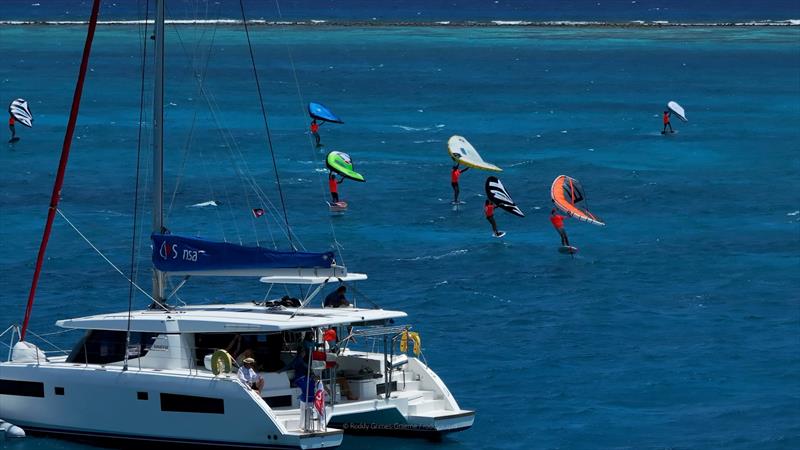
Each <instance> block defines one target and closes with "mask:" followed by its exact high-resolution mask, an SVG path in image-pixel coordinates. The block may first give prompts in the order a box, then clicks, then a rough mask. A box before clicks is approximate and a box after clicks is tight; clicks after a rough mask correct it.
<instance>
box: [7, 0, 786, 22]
mask: <svg viewBox="0 0 800 450" xmlns="http://www.w3.org/2000/svg"><path fill="white" fill-rule="evenodd" d="M153 3H154V0H150V4H151V5H152V4H153ZM242 3H243V4H244V6H245V10H246V12H247V16H248V18H252V19H264V20H278V19H280V20H326V21H337V22H345V23H347V22H353V21H367V22H375V23H381V22H398V21H400V22H435V21H455V22H458V21H477V22H486V21H492V20H501V21H513V20H517V21H519V20H523V21H600V22H625V21H636V20H645V21H668V22H689V23H696V22H706V23H717V22H740V21H750V20H790V19H800V4H798V3H797V1H795V0H765V1H753V0H725V1H722V0H671V1H669V2H664V1H660V0H557V1H553V0H383V1H374V0H283V1H280V0H275V1H263V0H244V1H243V2H242ZM91 4H92V2H91V0H4V1H3V8H2V10H1V11H0V21H3V20H14V21H19V20H21V21H57V20H86V18H87V17H88V16H89V11H90V9H91ZM146 4H147V1H146V0H137V1H133V0H128V1H108V0H106V1H103V2H102V3H101V8H102V9H101V14H100V17H101V20H134V19H138V18H140V15H143V14H144V13H143V11H144V8H145V5H146ZM239 4H240V1H239V0H169V1H168V3H167V11H168V15H169V16H170V17H171V18H173V19H198V20H219V19H231V18H233V19H236V18H240V17H241V12H240V7H239Z"/></svg>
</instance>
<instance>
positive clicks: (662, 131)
mask: <svg viewBox="0 0 800 450" xmlns="http://www.w3.org/2000/svg"><path fill="white" fill-rule="evenodd" d="M669 116H670V113H669V110H667V111H664V119H663V121H664V129H663V130H661V134H667V127H669V132H670V133H674V132H675V131H673V130H672V124H671V123H669Z"/></svg>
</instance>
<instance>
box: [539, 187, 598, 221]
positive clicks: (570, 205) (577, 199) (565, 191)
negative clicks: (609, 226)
mask: <svg viewBox="0 0 800 450" xmlns="http://www.w3.org/2000/svg"><path fill="white" fill-rule="evenodd" d="M550 197H551V198H552V199H553V203H555V205H556V206H557V207H558V209H560V210H561V211H564V212H565V213H567V215H569V216H570V217H574V218H575V219H578V220H581V221H584V222H589V223H591V224H593V225H600V226H604V225H605V222H603V221H602V220H601V219H600V218H599V217H597V216H595V215H594V214H592V213H591V212H590V211H589V205H588V203H587V202H586V193H585V192H584V190H583V187H581V184H580V183H579V182H578V180H576V179H574V178H570V177H568V176H566V175H559V176H557V177H556V179H555V180H553V185H552V186H551V187H550Z"/></svg>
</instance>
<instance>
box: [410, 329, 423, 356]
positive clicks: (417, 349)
mask: <svg viewBox="0 0 800 450" xmlns="http://www.w3.org/2000/svg"><path fill="white" fill-rule="evenodd" d="M408 335H409V337H411V340H412V341H414V356H419V354H420V353H421V352H422V340H421V339H420V338H419V333H417V332H414V331H412V332H410V333H408Z"/></svg>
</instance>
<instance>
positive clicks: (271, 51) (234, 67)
mask: <svg viewBox="0 0 800 450" xmlns="http://www.w3.org/2000/svg"><path fill="white" fill-rule="evenodd" d="M176 30H177V32H179V33H180V41H182V42H183V45H180V44H179V43H178V42H179V40H178V39H177V36H176ZM253 33H254V35H253V39H254V42H255V54H256V58H257V61H258V65H259V70H260V75H261V77H262V82H263V88H264V91H265V96H266V99H267V105H268V108H269V113H270V124H271V131H272V134H273V135H272V137H273V141H274V144H275V151H276V154H277V163H278V166H279V169H280V174H281V177H282V181H283V187H284V188H285V191H286V195H287V203H288V205H289V218H290V220H291V222H292V225H293V228H294V229H295V231H296V232H297V234H298V235H299V236H300V237H301V239H302V242H303V243H304V244H305V246H306V248H308V249H327V248H329V246H330V245H331V243H332V237H331V229H332V228H331V225H332V226H333V230H335V233H336V237H337V239H338V241H339V242H340V243H341V244H342V245H343V247H344V250H343V253H344V258H345V262H346V263H347V265H348V266H349V267H350V269H351V270H356V271H367V272H369V274H370V278H371V281H370V282H367V283H362V285H361V286H360V289H361V290H362V291H364V292H365V293H366V294H367V295H368V296H369V297H370V298H372V299H374V300H375V301H377V302H378V303H380V304H381V305H382V306H383V307H385V308H396V309H403V310H406V311H408V312H409V313H410V321H411V322H413V323H415V324H416V326H417V328H418V329H419V331H420V332H421V334H422V338H423V341H424V350H425V353H426V355H427V358H428V361H429V362H430V363H431V365H432V366H433V368H434V369H435V370H436V371H437V372H438V373H439V374H440V375H441V376H442V378H443V379H444V380H445V381H446V382H447V384H448V386H449V388H450V390H451V391H452V392H453V393H454V395H455V396H456V398H457V399H458V400H459V402H460V404H461V405H462V406H463V407H465V408H474V409H476V410H477V411H478V416H477V420H476V423H475V427H474V428H473V429H472V430H470V431H467V432H464V433H460V434H457V435H454V436H452V437H449V438H447V439H446V440H445V441H444V442H443V443H440V444H431V443H427V442H425V441H402V440H396V439H363V438H350V437H348V438H346V440H345V445H344V448H348V449H360V448H365V449H366V448H376V447H378V446H381V447H384V448H413V449H432V448H448V449H484V448H498V449H527V448H570V449H583V448H637V449H638V448H697V449H707V448H737V449H750V448H798V447H800V378H799V377H798V376H797V374H798V372H800V354H799V351H798V350H799V347H798V344H799V342H798V341H799V339H798V337H799V336H800V335H799V334H798V333H799V332H800V298H799V296H798V292H800V291H799V290H798V288H800V281H799V279H800V276H799V275H800V212H798V211H800V194H798V191H797V186H798V181H800V128H798V127H797V123H798V122H799V121H800V49H799V48H798V38H799V37H800V32H798V29H797V28H794V27H791V28H788V27H787V28H780V29H774V28H770V29H767V28H746V29H745V28H735V29H718V28H697V29H639V30H622V29H601V28H588V29H578V30H576V29H564V28H541V29H539V28H537V29H531V28H503V29H499V28H494V29H486V28H454V29H449V28H448V29H445V28H424V27H420V28H414V27H392V28H367V29H363V28H344V27H342V28H339V27H332V28H319V29H313V30H310V29H303V28H279V27H277V28H258V29H255V30H254V31H253ZM83 34H84V29H83V28H82V27H53V26H24V27H0V51H1V52H2V54H3V55H4V56H5V58H4V60H5V64H3V65H2V66H0V93H2V96H0V97H2V101H9V100H10V99H12V98H14V97H19V96H21V97H25V98H27V99H28V100H29V101H30V102H31V108H32V110H33V112H34V114H35V116H36V119H35V120H36V122H35V128H33V129H20V130H19V134H20V135H21V137H22V141H21V142H20V143H19V144H17V145H16V146H13V147H11V146H5V145H3V146H2V148H0V167H2V178H0V221H1V222H0V243H1V244H2V253H3V258H2V267H1V269H0V273H2V274H3V275H2V276H0V292H2V294H1V295H2V302H3V303H2V304H3V308H2V309H0V324H10V323H18V322H20V321H21V318H22V315H23V310H24V302H25V299H26V295H27V289H28V287H29V283H30V277H31V273H32V266H33V261H34V258H35V254H36V250H37V248H38V242H39V239H40V235H41V229H42V226H43V222H44V218H45V214H46V209H47V202H48V200H49V195H50V191H51V189H52V181H53V175H54V172H55V168H56V166H57V162H58V154H59V151H60V144H61V141H62V139H63V131H64V126H65V124H66V114H67V111H68V109H69V104H70V100H71V94H72V89H73V84H74V79H75V75H76V73H77V64H78V61H79V57H80V51H81V47H82V40H83ZM138 36H139V29H138V28H137V27H132V26H117V27H100V29H99V30H98V34H97V38H96V42H95V51H94V54H93V57H92V58H93V59H92V64H91V69H92V72H90V75H89V78H88V81H87V85H86V90H85V93H84V101H83V106H82V109H81V118H80V120H79V123H78V130H77V133H76V140H75V143H74V145H73V154H72V159H71V161H70V166H69V170H68V173H67V179H66V185H65V188H64V190H63V200H62V203H61V209H62V210H63V211H64V213H65V214H66V215H67V216H68V217H69V218H70V219H71V220H72V221H73V222H74V223H75V224H76V225H77V226H78V227H79V228H80V229H81V231H82V232H83V233H85V234H86V235H87V236H89V237H90V238H91V239H92V241H93V242H94V244H95V245H96V246H97V247H98V248H100V249H102V250H103V251H104V252H105V253H106V254H107V256H108V257H109V258H110V259H111V260H112V261H114V262H115V263H117V264H119V265H121V266H122V267H123V268H125V269H126V270H127V265H128V260H129V246H130V233H131V223H132V195H133V167H134V164H135V151H136V136H137V134H136V133H137V127H136V124H137V121H138V105H139V86H138V73H139V56H138V55H139V44H138V42H139V41H138V40H137V37H138ZM212 36H213V39H214V42H215V43H216V44H217V45H216V46H215V48H214V49H213V50H212V51H211V52H209V50H208V45H209V43H210V41H211V39H212ZM169 39H170V45H169V46H168V59H169V70H168V78H169V81H168V86H167V101H168V102H171V105H170V106H169V107H168V111H167V122H168V127H167V134H166V139H167V147H168V149H169V151H168V155H167V157H166V164H167V166H168V172H167V185H168V187H167V194H166V198H167V203H170V201H171V195H172V192H173V190H174V187H175V184H176V182H178V181H180V188H179V189H178V192H177V194H176V196H175V201H174V205H173V207H172V209H171V211H170V213H169V214H168V216H167V223H168V225H169V227H170V228H171V229H172V230H173V231H174V232H186V233H201V234H202V235H203V236H206V237H210V238H226V239H228V240H230V241H234V242H238V241H239V240H240V239H241V240H242V241H244V242H247V243H253V242H254V241H255V240H256V238H257V237H258V238H259V239H260V240H261V242H262V244H264V245H271V243H272V241H271V239H270V237H269V236H270V231H271V232H272V233H276V235H277V232H278V231H277V227H276V226H275V225H274V223H273V222H274V220H275V219H273V218H272V217H270V218H269V219H268V222H269V223H270V226H266V225H265V224H264V223H257V224H254V223H253V222H252V220H251V215H250V212H249V211H250V208H251V207H255V206H264V205H263V202H259V201H258V200H257V199H256V198H255V197H254V196H253V195H252V193H251V191H250V190H248V189H247V188H245V187H244V186H243V183H242V181H241V180H240V177H239V176H238V175H237V171H236V169H235V167H234V164H233V162H232V160H231V158H230V156H229V151H228V149H227V147H226V146H225V141H224V140H223V138H222V136H221V133H220V131H219V129H220V128H222V129H224V130H226V132H229V133H230V135H231V136H233V140H234V141H235V148H237V149H239V150H240V151H241V152H242V154H243V158H242V159H236V161H239V162H240V163H241V162H242V161H246V162H247V164H248V166H249V168H248V170H249V171H250V173H252V174H253V175H254V176H255V177H256V178H257V180H258V182H259V183H260V185H261V187H262V188H263V189H264V190H265V192H266V193H267V194H268V195H269V196H270V199H271V200H272V201H274V202H277V191H276V189H275V185H274V183H273V181H274V177H273V173H272V170H271V162H270V158H269V153H268V151H267V146H266V144H265V139H264V131H263V125H262V123H261V117H260V110H259V107H258V103H257V100H256V97H255V90H254V84H253V79H252V73H251V72H250V71H249V66H248V64H249V62H248V59H247V49H246V46H245V43H244V38H243V36H242V34H241V32H240V31H239V30H238V29H233V28H226V27H217V28H214V27H211V26H208V27H199V28H190V27H179V28H174V27H171V28H170V36H169ZM19 42H25V43H26V45H25V46H24V47H21V46H19V45H17V43H19ZM198 43H199V44H198ZM289 51H290V52H291V58H290V57H289ZM207 60H208V61H209V62H208V65H207V67H208V69H207V71H205V78H204V86H205V89H206V91H207V96H208V97H209V98H211V100H212V101H213V104H214V105H215V108H218V111H217V112H216V115H215V116H214V115H212V114H210V113H209V108H208V107H207V103H206V101H205V100H203V99H202V96H201V95H200V94H199V93H198V90H197V86H196V84H195V83H194V82H193V81H192V76H191V73H192V70H191V69H190V66H191V61H194V63H195V65H196V66H198V67H201V68H202V67H205V62H206V61H207ZM291 62H293V63H294V68H295V69H296V74H297V83H295V78H294V72H293V70H292V64H291ZM201 71H202V70H201ZM148 88H149V87H148ZM298 91H299V93H300V94H298ZM301 97H302V98H301ZM309 100H316V101H320V102H322V103H325V104H326V105H328V106H330V107H331V108H332V109H334V110H335V111H336V112H337V114H339V115H340V116H341V117H342V118H343V119H344V121H345V122H346V123H345V125H341V126H330V125H325V126H324V127H323V128H322V136H323V142H324V143H326V144H327V148H328V149H341V150H345V151H348V152H350V154H351V155H352V156H353V158H354V162H355V164H356V168H357V169H358V170H359V171H360V172H362V173H363V174H364V175H365V176H366V177H367V182H366V183H365V184H356V183H352V182H345V183H344V184H343V185H342V187H341V193H342V197H343V198H344V199H345V200H347V201H348V202H350V205H351V209H350V211H348V212H347V214H346V215H344V216H341V217H333V218H331V217H330V216H329V214H328V212H327V210H326V209H325V206H324V203H323V201H324V198H325V195H324V186H323V180H324V173H323V172H322V162H321V157H320V155H318V154H315V151H314V150H313V149H312V148H311V144H310V142H309V140H308V136H307V135H305V134H304V132H305V129H306V127H307V123H308V122H307V118H306V116H305V113H304V102H307V101H309ZM668 100H677V101H679V102H680V103H681V104H682V105H683V106H684V107H685V108H686V111H687V116H688V118H689V120H690V122H689V123H686V124H683V123H679V122H676V123H675V126H676V128H677V129H678V130H679V133H678V134H676V135H674V136H670V137H664V136H662V135H661V134H660V133H659V131H660V129H661V119H660V112H661V110H662V108H663V105H664V103H665V102H666V101H668ZM148 116H149V112H148ZM193 123H194V127H193V126H192V124H193ZM19 128H21V127H19ZM452 134H462V135H464V136H466V137H467V138H468V139H469V140H470V141H471V142H472V143H473V144H474V145H475V146H476V147H477V148H478V149H479V150H480V151H481V153H482V154H483V156H484V157H485V158H486V159H487V160H489V161H491V162H494V163H496V164H498V165H500V166H501V167H503V168H504V169H505V171H504V172H503V173H502V174H501V176H500V178H501V179H502V180H503V182H504V183H505V185H506V187H507V188H508V190H509V192H510V193H511V195H512V196H513V197H514V198H515V199H516V200H517V202H518V203H519V205H520V207H521V208H522V209H523V210H524V211H525V212H526V213H527V216H526V217H525V218H523V219H520V218H517V217H514V216H511V215H509V214H505V213H499V214H498V222H499V224H500V227H501V229H504V230H506V231H507V232H508V235H507V236H506V238H505V239H503V240H497V239H494V238H492V237H491V236H490V232H489V227H488V224H487V223H486V221H485V220H484V219H483V217H482V209H481V205H482V203H483V197H482V196H481V194H482V190H483V181H484V179H485V175H486V174H485V173H481V172H478V171H474V170H473V171H469V172H467V173H465V174H464V176H463V177H462V195H463V198H464V200H466V202H467V203H466V205H464V208H463V210H462V211H460V212H453V211H452V210H451V209H450V205H449V204H448V201H449V199H450V196H451V191H450V186H449V166H450V164H449V159H448V157H447V154H446V153H445V143H446V140H447V138H448V137H449V136H450V135H452ZM190 135H191V138H190ZM187 142H188V145H187ZM186 148H189V149H190V151H189V152H188V153H186V152H185V149H186ZM184 159H185V164H184V163H183V161H184ZM145 161H148V160H147V158H145ZM146 165H147V164H146ZM182 165H183V170H181V169H180V167H181V166H182ZM562 173H564V174H568V175H571V176H573V177H575V178H577V179H579V180H581V181H582V182H583V184H584V187H585V188H586V190H587V195H588V197H589V199H590V202H591V205H592V208H593V210H594V212H595V213H597V214H598V215H599V216H601V217H603V218H604V219H605V220H606V222H607V224H608V226H607V227H605V228H599V227H593V226H591V225H587V224H583V223H578V222H576V221H573V220H568V221H567V224H566V225H567V231H568V232H569V234H570V238H571V240H572V241H573V243H574V244H575V245H576V246H578V247H579V248H580V249H581V253H580V254H579V255H578V256H577V257H576V258H570V257H567V256H565V255H561V254H559V253H557V251H556V248H557V245H558V236H557V234H556V233H555V232H554V231H553V229H552V228H551V227H550V224H549V221H548V218H547V212H548V211H549V205H550V201H549V191H548V189H549V186H550V182H551V181H552V180H553V178H555V176H557V175H559V174H562ZM145 178H146V177H145ZM210 199H216V200H218V201H220V202H222V206H221V207H219V208H217V209H216V210H208V209H194V208H188V207H187V206H188V205H191V204H194V203H198V202H202V201H207V200H210ZM143 223H144V224H145V226H147V225H148V224H149V217H145V218H144V219H143ZM254 228H255V230H256V231H255V232H254ZM256 233H257V234H256ZM278 242H279V245H280V246H281V248H285V245H286V244H285V240H284V241H278ZM140 248H141V251H142V252H144V253H145V254H146V253H147V251H148V250H147V247H146V242H144V243H142V245H141V246H140ZM142 260H143V261H145V260H146V256H143V258H142ZM139 280H140V282H141V283H142V284H143V285H145V286H146V285H147V276H146V274H145V273H142V274H140V276H139ZM127 295H128V289H127V287H126V285H125V283H124V280H123V279H122V278H121V277H120V276H119V275H118V274H116V273H114V272H113V271H112V270H111V269H110V267H108V265H106V264H105V263H104V262H103V261H102V260H101V259H100V258H99V257H98V256H97V255H96V254H95V253H93V252H92V251H91V249H89V248H88V246H87V245H86V244H85V243H84V242H83V241H82V240H81V239H80V238H79V237H78V236H77V235H76V234H75V233H74V231H72V230H71V229H70V228H69V227H68V226H67V225H66V224H65V223H64V221H63V220H61V219H58V220H57V221H56V226H55V229H54V233H53V238H52V240H51V245H50V247H49V251H48V259H47V262H46V265H45V272H44V275H43V277H42V282H41V285H40V288H39V294H38V300H37V305H36V308H35V309H34V316H33V320H32V330H34V331H36V332H37V333H47V332H51V331H54V330H55V327H53V323H54V322H55V320H57V319H60V318H64V317H72V316H80V315H87V314H94V313H99V312H104V311H117V310H124V309H125V308H126V305H127V301H128V297H127ZM263 295H264V288H263V287H262V286H259V285H258V283H256V282H254V280H216V279H211V280H202V279H194V280H192V282H191V283H190V284H189V286H187V287H186V288H184V290H183V291H182V298H183V299H184V300H186V301H189V302H194V303H202V302H209V301H215V300H228V301H229V300H232V299H241V300H249V299H254V298H261V297H262V296H263ZM136 302H137V305H138V306H145V305H146V301H145V299H143V298H139V297H137V299H136ZM4 327H5V325H3V328H4ZM50 338H51V339H52V340H53V341H54V342H55V343H57V344H59V345H63V346H69V345H70V344H71V343H72V342H73V340H74V339H76V338H77V336H76V335H75V334H73V333H67V334H62V335H54V336H51V337H50ZM5 445H6V446H7V447H8V448H14V449H26V450H27V449H32V448H63V449H82V448H86V447H82V446H80V445H77V444H72V443H67V442H64V441H60V440H51V439H44V438H29V439H26V440H25V441H24V442H17V443H11V444H5Z"/></svg>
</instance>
